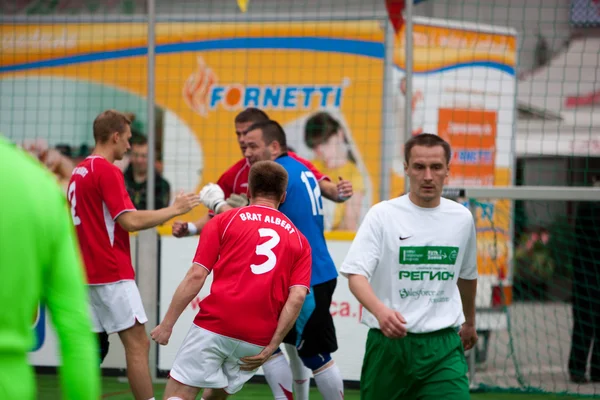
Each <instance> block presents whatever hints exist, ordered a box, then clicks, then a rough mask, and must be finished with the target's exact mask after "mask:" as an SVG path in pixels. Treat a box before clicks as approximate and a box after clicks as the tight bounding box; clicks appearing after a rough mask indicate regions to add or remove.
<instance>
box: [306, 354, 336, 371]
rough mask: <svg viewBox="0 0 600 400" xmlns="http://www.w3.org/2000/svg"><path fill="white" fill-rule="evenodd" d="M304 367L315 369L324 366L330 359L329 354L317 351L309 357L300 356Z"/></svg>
mask: <svg viewBox="0 0 600 400" xmlns="http://www.w3.org/2000/svg"><path fill="white" fill-rule="evenodd" d="M300 359H302V363H304V365H305V366H306V368H308V369H311V370H313V371H317V370H319V369H321V368H323V367H324V366H326V365H327V364H328V363H329V362H330V361H331V354H329V353H319V354H317V355H314V356H311V357H300Z"/></svg>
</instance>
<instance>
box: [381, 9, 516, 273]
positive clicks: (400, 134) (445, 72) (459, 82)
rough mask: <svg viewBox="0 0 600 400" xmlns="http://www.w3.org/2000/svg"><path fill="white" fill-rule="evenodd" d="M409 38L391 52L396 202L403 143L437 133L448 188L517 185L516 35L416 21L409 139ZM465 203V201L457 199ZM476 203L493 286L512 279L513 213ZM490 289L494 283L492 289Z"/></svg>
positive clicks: (483, 265)
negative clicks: (446, 147)
mask: <svg viewBox="0 0 600 400" xmlns="http://www.w3.org/2000/svg"><path fill="white" fill-rule="evenodd" d="M404 44H405V31H404V30H401V31H400V32H399V33H398V35H397V37H396V42H395V48H394V64H395V72H394V88H393V89H394V91H395V107H396V109H397V110H399V111H398V113H397V114H396V115H397V116H398V118H397V120H396V124H397V125H396V128H395V130H396V151H395V154H396V159H395V160H394V164H393V167H392V183H391V187H392V196H393V195H394V194H400V193H403V192H404V190H405V189H404V165H403V163H404V155H403V143H404V141H405V140H407V139H408V137H410V136H411V135H416V134H419V133H423V132H429V133H436V134H438V135H440V136H441V137H442V138H444V139H445V140H446V141H448V142H449V143H450V145H451V147H452V151H453V154H452V158H451V162H450V175H449V179H448V181H447V186H449V187H468V186H494V185H497V186H506V185H512V184H513V182H512V175H511V167H512V162H513V160H514V157H515V156H514V154H513V147H512V146H513V141H514V138H513V134H514V121H515V118H516V116H515V111H514V110H515V79H516V77H515V71H516V65H517V39H516V32H515V31H513V30H510V29H504V28H498V27H492V26H489V27H488V26H484V25H481V24H477V25H475V24H467V23H459V22H451V21H447V20H432V19H425V18H415V24H414V28H413V48H414V53H413V54H414V58H413V60H412V61H413V71H414V74H413V90H412V92H413V97H412V104H411V107H410V108H409V109H411V110H412V128H413V129H412V132H410V134H408V135H407V134H406V133H405V132H404V123H405V121H404V115H405V113H404V107H405V100H404V98H405V93H406V79H405V72H404V68H405V47H404ZM459 200H460V199H459ZM475 200H480V201H478V202H477V203H475V204H476V217H477V218H476V223H477V230H478V245H479V248H480V251H479V252H478V256H479V260H478V261H479V263H478V265H479V272H480V273H481V274H483V275H489V276H491V277H492V278H493V279H492V281H493V282H496V281H497V279H498V278H500V279H503V278H505V277H506V276H507V273H508V268H509V266H508V263H509V254H510V251H511V250H510V249H511V242H512V239H511V233H510V223H511V211H512V208H511V207H512V206H511V203H510V202H509V201H506V200H501V199H500V200H494V201H487V200H485V199H475ZM493 282H492V283H491V284H493Z"/></svg>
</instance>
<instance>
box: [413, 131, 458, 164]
mask: <svg viewBox="0 0 600 400" xmlns="http://www.w3.org/2000/svg"><path fill="white" fill-rule="evenodd" d="M415 146H424V147H435V146H441V147H442V148H443V149H444V155H445V156H446V164H450V157H451V156H452V150H451V149H450V144H448V142H446V141H445V140H444V139H442V138H441V137H439V136H438V135H434V134H433V133H421V134H419V135H416V136H413V137H411V138H410V139H408V141H407V142H406V143H405V144H404V161H406V162H407V163H408V160H409V159H410V152H411V150H412V149H413V147H415Z"/></svg>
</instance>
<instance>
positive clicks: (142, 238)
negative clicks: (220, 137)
mask: <svg viewBox="0 0 600 400" xmlns="http://www.w3.org/2000/svg"><path fill="white" fill-rule="evenodd" d="M147 6H148V58H147V68H148V75H147V80H148V96H147V98H146V99H147V103H148V121H147V132H146V133H147V135H148V181H147V187H146V198H147V203H146V204H147V206H148V210H153V209H154V206H155V201H154V193H155V192H154V188H155V184H156V182H155V181H154V177H155V168H154V165H155V164H154V162H155V160H156V126H155V118H154V115H155V113H154V104H155V91H154V89H155V81H154V77H155V73H154V70H155V68H154V67H155V57H154V56H155V45H156V41H155V24H156V13H155V1H154V0H147ZM158 245H159V243H158V234H157V231H156V229H154V228H153V229H147V230H145V231H142V232H140V233H139V236H138V263H137V265H138V269H137V281H138V286H139V289H140V294H141V296H142V301H143V304H144V309H145V311H146V314H147V316H148V323H147V324H146V330H147V331H148V333H149V331H150V330H151V329H152V328H154V327H155V326H156V324H157V323H158ZM157 346H158V345H157V344H154V343H153V344H152V345H151V346H150V359H149V366H150V374H151V376H152V380H153V381H154V380H156V372H157V367H158V358H157V355H158V349H157Z"/></svg>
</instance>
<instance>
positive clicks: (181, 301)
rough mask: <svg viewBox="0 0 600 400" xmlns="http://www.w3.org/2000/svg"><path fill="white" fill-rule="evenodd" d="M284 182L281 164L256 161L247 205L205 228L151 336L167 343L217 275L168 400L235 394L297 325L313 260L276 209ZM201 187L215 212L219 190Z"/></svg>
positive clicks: (172, 375)
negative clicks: (186, 268)
mask: <svg viewBox="0 0 600 400" xmlns="http://www.w3.org/2000/svg"><path fill="white" fill-rule="evenodd" d="M287 183H288V174H287V172H286V170H285V169H284V168H283V167H282V166H280V165H278V164H277V163H275V162H272V161H265V162H260V163H256V164H255V165H253V166H252V168H251V170H250V174H249V194H250V200H251V203H250V205H249V206H246V207H239V208H236V209H234V210H229V211H226V212H223V213H221V214H219V215H216V216H215V217H213V218H212V219H211V220H210V221H209V222H208V223H207V224H206V226H205V227H204V229H203V231H202V235H201V236H200V240H199V243H198V247H197V250H196V255H195V256H194V261H193V264H192V266H191V268H190V270H189V271H188V273H187V275H186V276H185V278H184V279H183V281H182V282H181V283H180V285H179V286H178V287H177V290H176V291H175V294H174V295H173V299H172V301H171V304H170V305H169V308H168V310H167V312H166V314H165V316H164V318H163V320H162V322H161V323H160V325H158V326H157V327H156V328H154V329H153V330H152V333H151V337H152V339H153V340H154V341H156V342H157V343H159V344H161V345H166V344H168V342H169V339H170V337H171V334H172V332H173V326H174V325H175V323H176V322H177V320H178V319H179V317H180V316H181V313H182V312H183V311H184V310H185V308H186V307H187V306H188V304H189V303H190V302H191V301H192V300H193V299H194V298H195V297H196V296H197V295H198V293H199V292H200V290H201V289H202V287H203V286H204V283H205V281H206V278H207V277H208V275H209V274H210V273H212V272H213V271H214V274H215V275H214V280H213V283H212V286H211V294H210V296H207V297H205V298H204V299H203V300H202V301H201V302H200V311H199V312H198V314H197V316H196V318H195V319H194V323H193V324H192V326H191V328H190V330H189V332H188V335H187V336H186V338H185V340H184V342H183V343H182V345H181V348H180V349H179V351H178V353H177V357H176V358H175V361H174V363H173V367H172V369H171V371H170V374H169V376H170V379H169V381H168V382H167V387H166V389H165V398H171V397H175V398H181V399H195V398H196V396H197V395H198V393H199V391H200V390H201V389H205V391H204V393H203V398H205V399H224V398H226V397H227V396H228V395H230V394H235V393H237V392H238V391H239V390H241V389H242V387H243V385H244V383H245V382H247V381H248V380H249V379H250V378H251V377H252V376H253V375H254V374H255V373H256V370H257V369H258V368H259V367H260V366H261V365H263V363H265V362H266V361H267V360H269V358H270V357H271V355H272V354H273V352H274V351H275V350H276V349H277V348H278V347H279V345H280V344H281V342H282V341H283V339H284V337H285V336H286V334H287V333H288V332H289V331H290V329H292V327H293V326H294V323H295V321H296V319H297V318H298V315H299V314H300V310H301V308H302V305H303V303H304V300H305V298H306V296H307V294H308V292H309V287H310V281H311V271H312V268H311V265H312V261H311V260H312V258H311V248H310V245H309V244H308V241H307V239H306V238H305V237H304V235H303V234H302V233H300V231H299V230H298V229H297V228H296V226H294V224H293V223H292V222H291V221H290V220H289V219H288V218H287V217H286V216H285V215H284V214H283V213H281V212H279V211H278V210H277V208H278V207H279V204H280V203H282V202H284V201H285V198H286V187H287ZM215 186H217V185H215ZM217 187H218V186H217ZM205 189H206V190H203V193H202V199H203V201H205V202H206V203H207V204H210V205H211V206H216V208H218V206H219V204H221V202H222V196H221V193H219V190H217V189H215V188H214V187H213V186H211V185H208V187H206V188H205ZM206 203H205V204H206ZM265 239H266V240H265ZM232 290H233V291H234V292H235V293H234V295H232Z"/></svg>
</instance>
